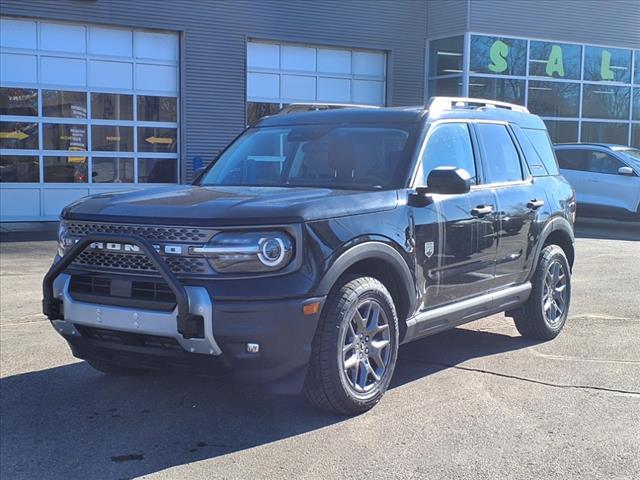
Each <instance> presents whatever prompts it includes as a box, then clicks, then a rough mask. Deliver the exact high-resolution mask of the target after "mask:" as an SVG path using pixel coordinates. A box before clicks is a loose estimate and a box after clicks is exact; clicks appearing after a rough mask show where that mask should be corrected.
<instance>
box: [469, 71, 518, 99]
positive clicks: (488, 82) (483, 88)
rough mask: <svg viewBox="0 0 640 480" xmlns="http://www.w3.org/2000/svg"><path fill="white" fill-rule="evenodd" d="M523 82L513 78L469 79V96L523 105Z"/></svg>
mask: <svg viewBox="0 0 640 480" xmlns="http://www.w3.org/2000/svg"><path fill="white" fill-rule="evenodd" d="M524 90H525V82H524V80H516V79H513V78H484V77H470V78H469V96H470V97H471V98H485V99H487V100H502V101H503V102H511V103H517V104H519V105H524Z"/></svg>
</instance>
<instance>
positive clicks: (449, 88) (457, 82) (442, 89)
mask: <svg viewBox="0 0 640 480" xmlns="http://www.w3.org/2000/svg"><path fill="white" fill-rule="evenodd" d="M461 95H462V77H454V78H440V79H437V80H429V97H460V96H461Z"/></svg>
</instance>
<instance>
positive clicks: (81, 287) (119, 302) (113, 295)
mask: <svg viewBox="0 0 640 480" xmlns="http://www.w3.org/2000/svg"><path fill="white" fill-rule="evenodd" d="M69 294H70V295H71V297H72V298H73V299H74V300H78V301H81V302H88V303H98V304H101V305H114V306H119V307H129V308H142V309H148V310H162V311H172V310H173V309H174V308H175V306H176V296H175V294H174V293H173V291H172V290H171V288H169V285H167V284H166V283H164V281H161V280H158V281H152V280H127V279H122V278H118V279H112V278H109V277H101V276H97V275H73V276H72V277H71V283H70V284H69Z"/></svg>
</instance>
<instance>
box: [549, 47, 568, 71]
mask: <svg viewBox="0 0 640 480" xmlns="http://www.w3.org/2000/svg"><path fill="white" fill-rule="evenodd" d="M554 73H557V74H558V76H559V77H564V65H563V64H562V48H560V46H559V45H553V46H552V47H551V53H549V59H548V60H547V75H549V76H550V77H553V74H554Z"/></svg>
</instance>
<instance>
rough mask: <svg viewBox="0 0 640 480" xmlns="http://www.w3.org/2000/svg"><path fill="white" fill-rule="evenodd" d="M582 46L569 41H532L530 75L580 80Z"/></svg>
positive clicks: (530, 47)
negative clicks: (568, 42) (571, 43)
mask: <svg viewBox="0 0 640 480" xmlns="http://www.w3.org/2000/svg"><path fill="white" fill-rule="evenodd" d="M581 57H582V47H580V46H579V45H570V44H567V43H549V42H537V41H533V40H532V41H531V43H530V45H529V75H536V76H539V77H555V78H566V79H572V80H580V63H581V61H582V58H581Z"/></svg>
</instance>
